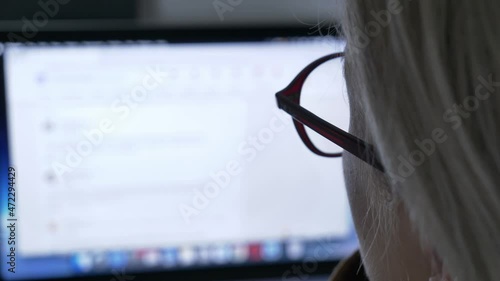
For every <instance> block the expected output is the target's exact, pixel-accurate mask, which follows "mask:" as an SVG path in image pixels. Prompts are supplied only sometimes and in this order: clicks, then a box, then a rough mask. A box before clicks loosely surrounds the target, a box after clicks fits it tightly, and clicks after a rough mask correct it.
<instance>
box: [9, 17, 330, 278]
mask: <svg viewBox="0 0 500 281" xmlns="http://www.w3.org/2000/svg"><path fill="white" fill-rule="evenodd" d="M11 32H14V33H16V32H17V34H19V33H20V32H19V31H11ZM11 32H8V31H2V32H0V43H10V42H12V41H9V39H8V38H9V37H8V36H9V34H10V33H11ZM325 35H326V36H332V37H336V38H337V37H338V36H339V33H338V32H337V31H336V30H330V29H328V30H325V29H321V28H318V27H314V28H311V27H307V26H303V27H279V28H276V27H256V28H251V27H247V28H173V29H153V30H151V29H149V30H145V29H133V30H79V31H41V32H39V33H37V34H36V36H35V37H33V38H31V39H29V40H27V42H23V43H28V44H29V43H40V42H86V41H105V42H107V41H125V42H127V41H138V40H148V41H151V40H164V41H166V42H169V43H208V42H258V41H264V40H269V39H271V38H290V37H312V36H325ZM3 65H4V63H3V56H1V55H0V66H1V67H0V107H1V108H3V109H5V110H3V113H2V116H0V121H2V122H5V123H7V122H6V118H7V112H6V110H7V109H6V101H5V91H6V89H5V81H4V67H3ZM1 118H3V119H4V120H1ZM0 129H2V130H3V131H4V132H6V130H7V129H8V128H1V127H0ZM1 149H3V147H2V148H1ZM0 260H3V258H0ZM303 263H304V261H297V262H279V263H273V264H257V265H253V264H248V265H231V266H228V267H222V266H220V267H219V266H217V267H210V268H201V269H191V268H185V269H174V270H169V271H154V272H143V273H134V276H135V278H134V280H144V281H149V280H152V281H153V280H154V281H156V280H221V281H222V280H245V279H255V278H284V273H285V272H287V271H290V270H291V269H292V268H293V266H299V267H303V266H304V264H303ZM315 263H316V265H317V269H316V270H315V271H314V272H313V273H307V274H309V275H328V274H330V273H331V272H332V270H333V268H334V267H335V265H336V264H337V263H338V261H324V260H318V261H315ZM1 278H2V277H1V276H0V280H3V279H1ZM113 278H115V276H113V275H86V276H82V277H70V278H52V279H28V280H57V281H77V280H93V281H109V280H113ZM115 279H116V278H115ZM16 280H17V279H16Z"/></svg>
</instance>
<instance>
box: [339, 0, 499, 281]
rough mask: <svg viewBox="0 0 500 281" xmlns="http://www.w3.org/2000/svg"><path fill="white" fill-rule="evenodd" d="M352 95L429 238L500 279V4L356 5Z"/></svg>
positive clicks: (471, 268) (472, 271)
mask: <svg viewBox="0 0 500 281" xmlns="http://www.w3.org/2000/svg"><path fill="white" fill-rule="evenodd" d="M345 10H346V13H345V17H344V18H343V24H342V28H343V33H344V34H345V36H346V39H347V47H346V57H345V64H346V78H347V80H348V88H349V90H351V91H353V92H352V93H350V96H351V97H352V98H354V100H353V101H351V102H354V103H358V104H359V106H360V107H361V108H362V111H363V112H364V117H363V118H362V120H364V122H365V125H364V126H366V130H367V134H369V135H370V136H371V140H372V141H373V143H374V145H375V146H376V148H377V149H378V151H379V152H380V154H381V157H382V162H383V164H384V166H385V167H386V168H387V170H388V172H389V178H388V180H389V182H390V187H391V189H392V191H393V192H394V193H395V194H397V196H398V198H401V200H402V202H403V204H404V206H405V208H406V209H407V210H408V212H409V215H410V218H411V220H412V222H413V224H414V226H415V228H416V229H417V231H418V233H419V234H420V238H421V239H422V240H425V241H428V243H430V244H431V246H432V247H434V249H435V250H436V251H437V253H438V254H439V256H440V257H441V258H442V259H443V262H444V264H445V266H446V268H447V269H448V271H449V273H450V275H451V276H452V277H453V278H456V279H457V280H460V281H462V280H463V281H469V280H474V281H476V280H485V281H486V280H492V281H493V280H497V279H498V278H500V186H499V185H500V153H499V148H498V147H499V145H500V142H499V140H500V135H499V132H500V130H498V127H500V99H499V97H498V95H500V83H499V82H500V20H499V19H500V18H499V17H498V14H497V13H498V12H499V11H500V1H496V0H488V1H468V0H453V1H451V0H448V1H436V0H418V1H417V0H413V1H412V0H401V1H397V0H348V1H346V7H345Z"/></svg>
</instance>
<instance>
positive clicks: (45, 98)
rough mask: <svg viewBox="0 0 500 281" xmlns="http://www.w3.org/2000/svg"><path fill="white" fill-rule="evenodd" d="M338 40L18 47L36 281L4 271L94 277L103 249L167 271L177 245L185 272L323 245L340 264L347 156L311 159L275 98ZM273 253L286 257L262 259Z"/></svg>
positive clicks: (12, 68) (12, 70)
mask: <svg viewBox="0 0 500 281" xmlns="http://www.w3.org/2000/svg"><path fill="white" fill-rule="evenodd" d="M342 46H343V44H342V42H337V41H332V40H319V39H314V40H312V39H311V40H293V41H270V42H267V41H266V42H253V43H211V44H207V43H197V44H167V43H141V44H138V43H133V44H104V43H103V44H74V45H70V44H66V45H36V46H20V45H11V46H8V47H7V48H6V52H5V58H4V60H5V66H4V67H5V68H4V69H5V75H6V77H5V82H6V95H5V98H6V102H7V103H6V104H7V121H8V123H7V127H8V129H9V131H8V143H9V157H10V165H11V166H14V167H16V170H17V171H18V176H17V177H18V179H17V186H18V189H19V192H18V194H17V197H18V204H17V213H18V217H19V222H18V224H19V227H18V230H17V231H18V232H17V240H18V241H17V242H18V243H17V245H18V248H17V251H18V252H17V254H18V260H19V262H21V263H24V264H25V266H24V271H25V272H24V273H23V272H21V274H16V275H15V276H11V275H9V274H6V273H5V268H2V274H3V276H4V277H5V278H21V277H29V278H33V277H47V276H71V275H72V274H77V273H82V272H83V273H92V272H94V269H96V268H97V269H98V265H99V264H98V262H97V260H98V258H99V257H100V256H99V255H101V254H103V253H104V255H105V256H106V255H108V253H116V252H120V253H123V256H124V257H126V258H125V260H126V261H128V262H125V263H126V265H127V266H128V265H131V266H133V265H134V262H136V263H137V264H135V265H136V267H135V268H136V269H137V270H139V269H140V270H147V269H144V268H146V267H150V268H156V267H158V268H160V269H165V268H163V267H162V264H163V265H165V263H167V261H166V257H167V256H168V255H167V254H165V253H166V252H165V251H166V249H175V251H176V253H178V258H177V259H175V261H174V262H173V263H174V267H177V266H196V265H199V264H201V263H202V260H203V259H205V264H208V265H210V266H218V265H219V266H220V265H221V264H231V263H237V262H242V263H250V262H264V261H271V262H277V261H282V260H289V259H294V258H295V257H294V256H293V255H294V253H295V254H296V256H297V258H304V257H305V255H307V253H306V252H305V251H306V250H303V253H301V252H300V250H297V249H300V247H301V246H304V245H309V244H307V243H311V242H314V241H319V240H322V239H324V240H325V241H336V243H337V244H336V247H337V248H336V250H335V251H334V252H332V253H330V254H331V255H330V256H329V258H331V259H334V258H339V257H342V256H344V255H345V254H347V253H348V252H349V251H351V250H352V248H353V247H355V242H353V241H354V240H355V239H353V238H354V232H353V228H352V225H351V219H350V213H349V208H348V202H347V199H346V194H345V188H344V181H343V175H342V169H341V160H340V159H329V158H321V157H318V156H316V155H314V154H312V153H311V152H310V151H308V150H307V148H306V147H305V146H304V145H303V144H302V142H301V140H300V138H299V137H298V135H297V133H296V131H295V128H294V126H293V123H292V122H291V118H290V117H289V116H288V115H287V114H285V113H284V112H281V111H279V110H278V109H277V107H276V101H275V97H274V94H275V93H276V92H277V91H279V90H281V89H283V88H284V87H285V86H286V85H288V83H290V81H291V80H292V79H293V78H294V76H295V75H296V74H297V73H298V72H299V71H300V70H301V69H302V68H303V67H305V66H306V65H307V64H308V63H310V62H311V61H313V60H315V59H316V58H319V57H321V56H323V55H326V54H329V53H332V52H333V51H338V50H340V49H341V48H342ZM337 70H338V72H339V73H341V72H342V71H341V65H340V63H339V64H338V68H337ZM331 86H332V85H328V87H331ZM333 86H338V85H333ZM318 87H321V85H318ZM339 122H340V121H339ZM2 215H3V217H5V212H4V211H2ZM2 221H5V220H4V219H3V220H2ZM339 241H340V242H339ZM2 243H3V242H2ZM266 243H267V244H266ZM269 243H271V244H272V243H274V244H273V245H278V246H277V247H279V248H280V249H281V248H282V249H283V251H282V255H281V256H279V257H275V258H274V259H272V258H270V257H271V256H272V255H270V254H268V255H267V256H266V251H265V248H262V249H263V250H262V251H260V252H259V253H260V254H259V257H256V256H254V255H255V251H254V250H253V249H252V247H255V245H261V246H262V245H269ZM297 245H299V246H297ZM262 247H264V246H262ZM287 247H288V248H287ZM304 247H305V246H304ZM221 249H222V250H221ZM224 249H229V250H227V251H224ZM252 251H253V252H252ZM280 253H281V252H280ZM49 256H50V257H51V259H50V261H49V259H48V258H47V257H49ZM54 257H55V258H54ZM57 257H60V259H58V258H57ZM75 261H76V265H75ZM170 262H171V261H170ZM44 264H45V265H50V266H42V265H44ZM138 264H139V265H138ZM3 266H4V267H5V265H3ZM68 268H70V269H71V270H69V269H68ZM49 269H50V270H49Z"/></svg>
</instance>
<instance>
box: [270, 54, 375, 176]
mask: <svg viewBox="0 0 500 281" xmlns="http://www.w3.org/2000/svg"><path fill="white" fill-rule="evenodd" d="M343 56H344V53H335V54H331V55H327V56H324V57H322V58H319V59H318V60H316V61H314V62H312V63H311V64H309V65H308V66H307V67H306V68H304V69H303V70H302V71H301V72H300V73H299V74H298V75H297V76H296V77H295V79H293V81H292V83H290V85H288V86H287V87H286V88H285V89H283V90H281V91H280V92H278V93H276V100H277V102H278V107H279V108H280V109H282V110H284V111H286V112H287V113H288V114H290V115H291V116H292V118H293V123H294V125H295V128H296V129H297V132H298V133H299V136H300V138H301V139H302V141H303V142H304V144H305V145H306V146H307V147H308V148H309V150H311V151H312V152H314V153H315V154H317V155H320V156H324V157H341V156H342V152H340V153H327V152H324V151H323V150H321V149H319V148H318V147H317V146H316V145H315V144H314V143H313V142H312V141H311V138H310V137H309V135H308V134H307V132H306V128H305V126H307V127H309V128H310V129H312V130H314V131H315V132H316V133H318V134H320V135H321V136H323V137H324V138H326V139H328V140H330V141H331V142H333V143H335V144H336V145H338V146H339V147H341V148H342V149H343V150H345V151H348V152H349V153H351V154H352V155H354V156H356V157H358V158H359V159H361V160H363V161H365V162H366V163H368V164H370V165H372V166H373V167H375V168H376V169H378V170H380V171H382V172H384V167H383V166H382V164H381V162H380V159H379V157H378V154H377V152H376V151H375V149H374V147H373V145H371V144H369V143H366V142H365V141H363V140H361V139H359V138H357V137H355V136H353V135H351V134H349V133H348V132H346V131H344V130H342V129H340V128H338V127H336V126H334V125H333V124H330V123H329V122H327V121H325V120H324V119H322V118H320V117H318V116H317V115H315V114H313V113H312V112H310V111H309V110H307V109H305V108H304V107H302V106H301V104H300V101H301V99H300V95H301V93H302V89H303V87H304V82H305V81H306V79H307V78H308V77H309V75H310V74H311V73H312V72H313V71H314V70H315V69H316V68H318V67H319V66H320V65H322V64H324V63H325V62H327V61H331V60H333V59H336V58H341V57H343Z"/></svg>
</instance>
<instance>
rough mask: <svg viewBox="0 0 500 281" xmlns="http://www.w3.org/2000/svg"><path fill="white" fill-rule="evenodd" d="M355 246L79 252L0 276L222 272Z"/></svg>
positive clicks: (335, 255) (330, 255) (327, 242)
mask: <svg viewBox="0 0 500 281" xmlns="http://www.w3.org/2000/svg"><path fill="white" fill-rule="evenodd" d="M356 248H357V239H356V238H355V237H352V238H349V239H347V240H338V239H331V238H329V239H315V240H301V239H291V240H287V241H279V240H268V241H261V242H256V243H246V244H215V245H207V246H182V247H169V248H156V249H155V248H151V249H137V250H109V251H95V250H93V251H80V252H75V253H72V254H69V255H62V256H50V257H37V258H21V259H20V260H19V261H18V265H17V269H16V271H17V272H16V274H6V273H5V272H4V273H3V274H2V276H3V278H4V280H31V279H47V278H51V279H52V278H69V277H83V276H99V275H115V276H116V275H119V276H122V275H123V276H126V275H127V274H141V273H147V272H157V271H174V270H182V269H188V270H196V269H204V268H222V267H224V268H228V267H237V266H252V265H266V264H269V265H271V264H282V263H290V262H301V261H308V262H312V261H315V262H322V261H336V260H340V259H342V258H344V257H346V256H347V255H349V254H351V253H352V252H353V251H354V250H355V249H356ZM3 271H5V268H4V270H3ZM7 273H8V272H7Z"/></svg>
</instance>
